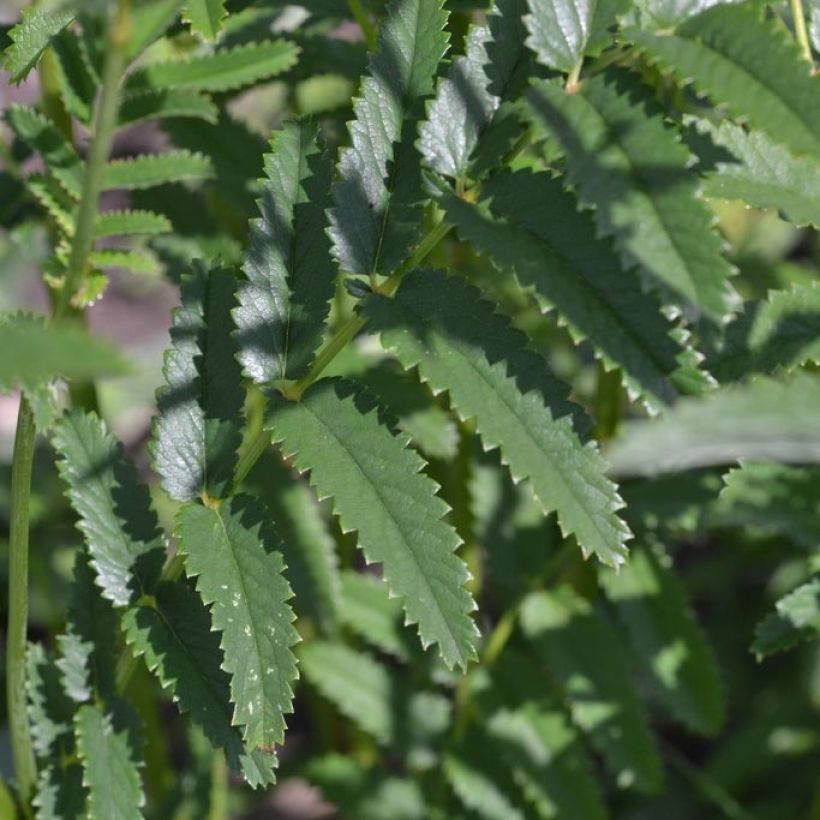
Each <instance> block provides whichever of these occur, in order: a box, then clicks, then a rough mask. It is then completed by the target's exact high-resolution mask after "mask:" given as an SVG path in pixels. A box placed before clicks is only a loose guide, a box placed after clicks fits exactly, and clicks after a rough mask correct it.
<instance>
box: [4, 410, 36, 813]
mask: <svg viewBox="0 0 820 820" xmlns="http://www.w3.org/2000/svg"><path fill="white" fill-rule="evenodd" d="M35 432H36V430H35V426H34V414H33V413H32V411H31V405H30V404H29V403H28V400H27V399H26V397H25V396H22V395H21V397H20V409H19V411H18V414H17V432H16V434H15V438H14V456H13V462H12V468H11V522H10V526H9V598H8V600H9V622H8V634H7V636H6V641H7V646H6V686H7V691H6V703H7V708H8V720H9V731H10V735H11V753H12V759H13V761H14V771H15V773H16V776H17V790H18V795H19V797H20V803H21V804H22V806H23V810H24V812H25V813H26V816H28V815H29V812H30V809H29V806H30V803H31V797H32V793H33V791H34V783H35V780H36V771H35V766H34V752H33V751H32V746H31V733H30V729H29V724H28V709H27V707H26V633H27V629H28V539H29V499H30V496H31V468H32V462H33V460H34V436H35Z"/></svg>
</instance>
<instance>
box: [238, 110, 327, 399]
mask: <svg viewBox="0 0 820 820" xmlns="http://www.w3.org/2000/svg"><path fill="white" fill-rule="evenodd" d="M317 137H318V126H317V125H315V124H311V123H307V122H291V123H287V124H286V125H285V126H284V128H283V129H282V130H281V131H279V132H278V133H277V134H276V136H275V137H274V139H273V140H272V141H271V153H270V154H267V155H266V156H265V174H266V179H264V180H263V182H262V198H261V199H260V200H259V208H260V211H261V214H262V218H261V219H257V220H254V221H253V222H252V223H251V235H250V244H249V248H248V253H247V255H246V257H245V264H244V267H243V270H244V271H245V275H246V276H247V279H246V280H244V281H242V282H241V283H240V285H239V295H238V300H239V306H238V307H237V308H236V310H235V312H234V318H235V320H236V326H237V333H236V338H237V342H238V346H239V360H240V362H241V363H242V366H243V369H244V372H245V373H246V374H247V375H248V376H250V377H251V378H252V379H253V380H254V381H256V382H259V383H266V382H272V381H274V380H275V379H283V378H298V377H299V376H301V375H304V373H305V372H306V370H307V368H308V367H309V365H310V364H311V361H312V359H313V354H314V352H315V350H316V348H317V347H318V345H319V342H320V341H321V338H322V333H323V331H324V326H325V320H326V319H327V315H328V312H329V301H330V299H331V297H332V296H333V293H334V286H335V276H336V269H335V266H334V264H333V261H332V259H331V257H330V241H329V239H328V237H327V235H326V232H325V225H326V217H325V209H326V208H327V206H328V205H329V204H330V197H329V192H330V182H331V178H332V174H333V169H332V167H331V166H330V163H329V162H327V161H326V159H325V157H324V155H323V151H322V148H321V146H320V145H319V144H318V143H317Z"/></svg>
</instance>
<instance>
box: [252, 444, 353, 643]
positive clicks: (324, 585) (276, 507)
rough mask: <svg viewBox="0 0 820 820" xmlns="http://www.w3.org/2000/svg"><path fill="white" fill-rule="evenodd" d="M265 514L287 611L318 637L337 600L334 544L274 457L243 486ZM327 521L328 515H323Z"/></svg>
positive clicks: (306, 496)
mask: <svg viewBox="0 0 820 820" xmlns="http://www.w3.org/2000/svg"><path fill="white" fill-rule="evenodd" d="M244 486H246V487H249V488H251V489H252V490H253V492H254V494H255V495H257V496H259V497H260V498H261V500H262V501H263V502H264V503H265V506H266V507H268V509H269V510H270V514H271V516H272V517H273V520H274V521H275V522H276V528H277V530H278V531H279V533H280V535H281V536H282V544H281V551H282V555H283V557H284V559H285V576H286V577H287V579H288V582H289V583H290V585H291V587H293V608H294V609H295V610H296V614H297V615H298V616H299V617H300V618H302V617H306V618H310V619H311V620H312V621H313V622H314V624H315V625H316V626H317V627H318V629H319V631H320V632H322V633H326V632H333V631H334V629H335V626H336V614H337V609H338V607H339V598H340V596H341V588H340V580H339V559H338V556H337V555H336V541H335V540H334V538H333V535H332V534H331V533H330V531H329V528H328V523H329V522H328V521H327V520H326V516H325V510H323V509H322V507H321V506H320V505H319V503H318V502H317V501H316V496H315V495H314V494H313V492H312V491H311V489H310V488H309V487H308V486H307V485H306V484H305V482H303V481H300V480H299V479H298V478H296V476H295V474H294V473H293V472H291V471H290V470H288V469H287V468H286V467H285V466H284V465H283V464H282V462H281V460H280V459H279V458H277V456H276V455H275V454H274V453H272V452H269V453H266V454H264V455H263V456H262V457H261V458H260V459H259V461H257V463H256V466H255V467H254V469H253V470H252V471H251V474H250V475H249V476H248V478H247V479H246V481H245V482H244ZM328 518H329V516H328Z"/></svg>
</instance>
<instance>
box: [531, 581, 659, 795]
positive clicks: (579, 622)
mask: <svg viewBox="0 0 820 820" xmlns="http://www.w3.org/2000/svg"><path fill="white" fill-rule="evenodd" d="M521 626H522V628H523V630H524V634H525V635H526V636H527V638H528V639H529V641H530V645H531V647H532V650H533V651H534V652H535V654H536V656H537V658H538V659H539V661H540V662H541V663H542V665H543V666H544V668H545V669H546V670H549V673H550V674H551V675H552V676H554V677H556V678H557V679H558V680H559V681H560V683H561V684H562V686H563V687H564V695H565V697H566V699H567V702H568V704H569V708H570V711H571V713H572V719H573V721H574V722H575V723H576V724H577V725H578V726H579V727H580V728H581V729H583V731H584V732H585V733H586V734H587V735H588V736H589V739H590V742H591V743H592V745H593V746H595V747H596V748H597V749H598V750H599V751H600V752H601V754H602V755H603V757H604V760H605V761H606V763H607V767H608V768H609V769H610V770H611V771H612V773H613V774H614V775H615V777H616V779H617V781H618V784H619V785H620V786H621V787H629V786H634V787H635V788H636V789H639V790H640V791H647V792H654V791H657V790H658V789H659V788H660V786H661V782H662V777H663V773H662V769H661V761H660V756H659V754H658V749H657V745H656V742H655V739H654V736H653V735H652V734H651V732H650V730H649V724H648V720H647V716H646V713H645V712H644V709H643V707H642V706H641V703H640V701H639V700H638V698H637V696H636V694H635V689H634V686H633V683H632V681H631V680H630V678H629V671H628V664H627V659H626V655H625V653H624V649H623V646H622V645H621V643H620V641H619V638H618V634H617V633H616V632H615V631H614V630H613V629H612V627H611V626H610V625H609V623H608V622H607V621H606V620H605V619H604V618H602V617H601V616H600V615H599V614H598V613H596V611H595V610H594V609H593V608H592V606H591V605H590V604H589V602H588V601H586V600H585V599H584V598H582V597H580V595H578V593H577V592H575V591H574V590H573V589H572V588H571V587H569V586H561V587H558V588H557V589H554V590H552V591H550V592H537V593H532V594H530V595H529V596H527V598H526V599H525V600H524V602H523V604H522V606H521Z"/></svg>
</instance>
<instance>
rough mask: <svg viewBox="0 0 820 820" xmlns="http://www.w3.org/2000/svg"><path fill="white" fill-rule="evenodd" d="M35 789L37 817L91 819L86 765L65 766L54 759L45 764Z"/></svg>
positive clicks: (42, 818)
mask: <svg viewBox="0 0 820 820" xmlns="http://www.w3.org/2000/svg"><path fill="white" fill-rule="evenodd" d="M36 792H37V793H36V794H35V795H34V799H33V800H32V805H33V806H34V808H35V809H37V812H36V817H37V820H87V819H88V814H87V812H86V801H87V799H88V795H87V792H86V789H85V787H84V786H83V767H82V766H81V765H80V764H79V763H71V764H68V765H62V764H61V763H59V762H56V761H55V762H54V763H52V764H51V765H49V766H44V767H42V768H41V769H40V770H39V775H38V777H37V789H36ZM9 816H10V817H13V816H14V815H13V814H11V815H9Z"/></svg>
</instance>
